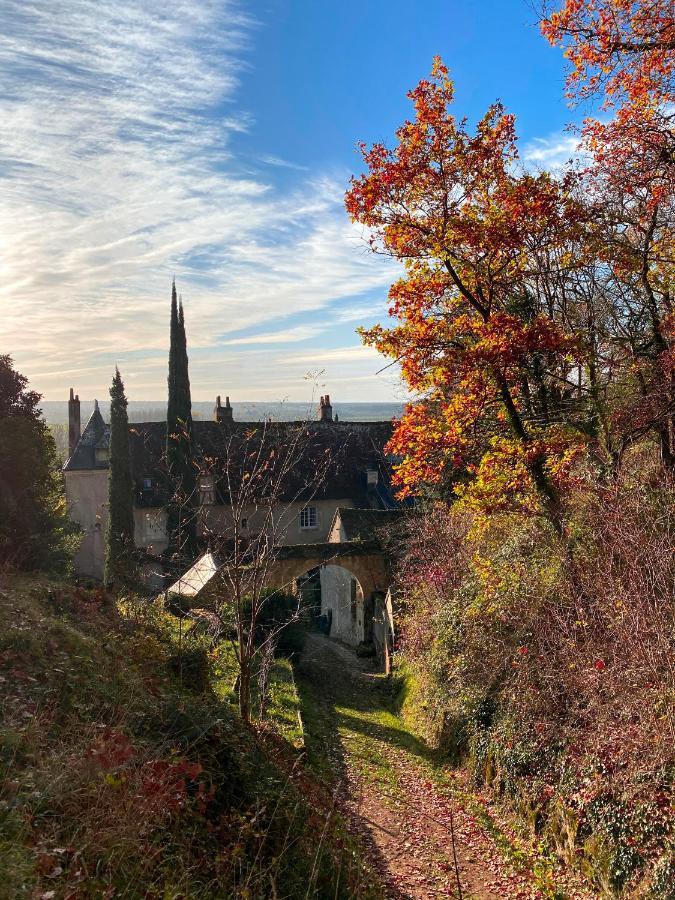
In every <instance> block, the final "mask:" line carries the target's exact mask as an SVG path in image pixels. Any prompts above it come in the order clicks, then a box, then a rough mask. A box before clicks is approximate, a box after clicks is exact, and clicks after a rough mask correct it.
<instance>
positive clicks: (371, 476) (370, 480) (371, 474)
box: [366, 469, 379, 487]
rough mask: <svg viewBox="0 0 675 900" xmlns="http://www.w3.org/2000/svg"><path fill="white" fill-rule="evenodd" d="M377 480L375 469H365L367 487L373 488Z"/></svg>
mask: <svg viewBox="0 0 675 900" xmlns="http://www.w3.org/2000/svg"><path fill="white" fill-rule="evenodd" d="M378 480H379V476H378V472H377V469H366V484H367V485H368V487H375V485H376V484H377V482H378Z"/></svg>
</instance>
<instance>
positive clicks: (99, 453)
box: [94, 447, 108, 466]
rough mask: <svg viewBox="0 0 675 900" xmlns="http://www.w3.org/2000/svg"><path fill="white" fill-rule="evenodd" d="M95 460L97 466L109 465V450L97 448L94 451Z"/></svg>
mask: <svg viewBox="0 0 675 900" xmlns="http://www.w3.org/2000/svg"><path fill="white" fill-rule="evenodd" d="M94 459H95V460H96V465H97V466H105V465H107V464H108V448H107V447H96V449H95V450H94Z"/></svg>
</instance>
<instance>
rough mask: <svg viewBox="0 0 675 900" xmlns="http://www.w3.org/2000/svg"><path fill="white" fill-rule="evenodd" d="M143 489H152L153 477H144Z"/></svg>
mask: <svg viewBox="0 0 675 900" xmlns="http://www.w3.org/2000/svg"><path fill="white" fill-rule="evenodd" d="M143 490H144V491H150V490H152V478H144V479H143Z"/></svg>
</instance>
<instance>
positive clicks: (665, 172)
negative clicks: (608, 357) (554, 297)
mask: <svg viewBox="0 0 675 900" xmlns="http://www.w3.org/2000/svg"><path fill="white" fill-rule="evenodd" d="M541 27H542V31H543V33H544V35H545V36H546V37H547V38H548V40H549V41H550V42H551V43H552V44H558V45H561V46H562V47H563V48H564V52H565V56H566V57H567V58H568V59H569V61H570V63H571V69H570V72H569V74H568V83H567V86H568V95H569V96H570V98H571V99H573V100H575V99H579V98H585V97H589V96H595V95H597V96H598V97H599V98H600V99H601V100H602V101H603V106H604V107H605V109H607V110H611V111H612V112H613V117H612V118H611V119H609V120H607V119H602V120H599V119H596V118H589V119H587V120H586V121H585V123H584V125H583V128H582V131H581V135H582V142H583V145H584V147H585V149H586V151H587V152H588V154H589V156H590V158H591V160H592V162H591V164H590V166H589V168H588V171H587V172H586V179H585V183H586V193H587V196H588V197H589V198H590V199H591V203H592V219H593V221H594V222H595V236H594V238H595V252H596V253H597V256H598V259H599V260H601V261H602V264H604V265H605V266H606V267H607V268H608V271H609V279H608V281H609V282H611V288H610V291H611V293H612V294H613V301H612V309H613V319H614V324H615V328H614V332H613V334H612V336H611V344H612V348H613V351H612V352H613V354H614V357H615V358H614V360H613V363H614V362H615V361H616V350H617V349H619V352H620V353H621V355H622V356H623V363H624V364H623V365H622V366H621V380H622V381H623V383H624V384H625V383H627V382H629V381H630V382H632V390H631V391H630V392H629V393H630V396H629V397H628V398H624V402H623V403H621V404H620V405H619V408H618V409H617V420H620V419H622V418H623V419H624V420H625V421H626V422H628V421H630V424H631V426H632V427H627V428H623V425H622V428H623V430H624V434H625V440H632V439H633V437H634V436H636V435H639V434H643V433H645V432H647V431H649V430H652V431H654V432H655V433H656V435H657V437H658V441H659V445H660V448H661V457H662V460H663V462H664V463H665V465H666V466H667V467H668V468H670V469H672V468H673V467H674V466H675V423H674V421H673V416H674V414H675V370H674V368H673V346H672V336H673V335H672V332H673V309H672V283H673V262H674V247H673V235H672V222H673V215H674V213H675V132H674V130H673V107H672V104H673V101H674V100H675V81H674V73H675V16H674V14H673V5H672V3H671V2H670V0H653V2H644V0H642V2H635V0H630V2H629V0H584V2H577V0H567V2H565V3H563V5H562V7H561V8H560V9H557V10H556V9H554V8H552V7H550V8H545V9H544V11H543V17H542V23H541Z"/></svg>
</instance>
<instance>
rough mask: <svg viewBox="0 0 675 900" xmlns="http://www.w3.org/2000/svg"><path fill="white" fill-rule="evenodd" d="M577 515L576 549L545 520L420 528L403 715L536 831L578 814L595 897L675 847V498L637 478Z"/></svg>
mask: <svg viewBox="0 0 675 900" xmlns="http://www.w3.org/2000/svg"><path fill="white" fill-rule="evenodd" d="M571 503H572V504H573V506H572V509H573V516H572V522H573V526H572V532H573V533H572V541H571V545H570V547H568V548H564V547H563V545H562V544H561V542H560V541H559V540H558V539H557V538H556V537H555V536H554V535H553V534H552V533H551V532H549V531H547V530H546V529H544V528H542V527H541V525H540V524H539V523H538V522H537V521H536V520H534V519H532V520H527V519H523V518H518V517H516V516H506V515H501V516H493V517H492V519H491V520H490V521H489V523H488V524H487V525H486V524H485V522H484V521H483V522H481V523H477V522H476V520H474V519H473V517H472V516H471V514H470V513H469V512H467V511H466V510H461V509H460V508H459V507H456V508H454V509H450V510H449V509H448V508H447V507H444V506H438V507H432V508H429V509H427V510H426V511H424V512H423V513H421V514H420V515H419V516H418V518H417V521H416V522H415V523H414V524H413V527H412V528H411V534H410V536H409V538H408V541H407V545H406V548H405V553H404V556H403V559H402V562H401V565H400V570H399V579H400V582H401V586H402V588H403V605H404V626H403V634H402V638H401V645H402V646H401V653H402V656H403V658H404V659H405V662H406V668H407V670H408V671H409V673H410V676H409V681H410V685H411V687H410V691H409V696H408V697H407V699H406V702H405V705H404V710H405V711H406V714H408V715H411V716H412V717H414V718H415V719H416V721H417V723H420V722H422V723H423V725H424V727H425V729H426V732H427V734H428V735H429V736H431V737H432V738H433V739H434V740H435V742H436V743H437V744H438V745H439V746H441V747H442V748H443V749H444V750H445V751H446V752H448V754H449V755H450V756H452V757H453V758H455V759H456V758H458V757H464V758H466V759H467V760H468V762H469V763H470V765H471V768H472V770H473V773H474V777H475V778H476V779H477V780H478V781H479V782H487V783H489V784H491V785H492V786H493V787H494V788H495V790H497V791H498V792H499V793H503V794H504V795H505V796H507V797H511V798H513V799H514V801H516V802H517V804H518V806H519V807H521V808H523V804H524V805H525V806H526V807H528V808H530V809H531V810H532V821H533V823H535V824H536V827H537V829H541V828H542V827H543V825H544V823H545V821H546V816H547V810H549V809H553V807H554V806H558V805H560V804H562V806H564V807H566V808H567V809H569V810H570V811H571V812H572V813H573V814H574V816H575V817H576V819H577V820H578V821H579V822H580V823H581V824H580V826H579V831H578V837H577V841H578V849H581V850H582V851H583V852H584V853H585V854H586V855H587V856H588V857H589V859H588V861H587V864H588V866H589V867H590V869H591V870H593V869H594V866H595V870H594V871H595V874H596V876H597V878H598V883H603V884H605V883H606V884H610V885H612V886H613V887H612V889H613V890H616V891H618V890H620V889H625V890H628V889H629V888H630V887H631V886H632V885H634V884H636V883H637V882H638V881H639V880H640V878H642V877H643V875H644V872H645V870H646V869H648V868H649V865H650V864H651V861H654V860H656V859H659V858H661V857H662V855H663V854H664V853H665V852H666V848H667V847H668V846H669V842H670V841H672V822H670V823H668V822H667V821H666V820H667V817H666V816H665V812H664V809H665V806H667V804H668V803H669V802H670V798H671V796H672V787H673V772H674V771H675V758H674V754H673V744H672V734H673V731H674V729H675V710H674V698H675V683H674V681H673V670H672V658H673V655H674V654H675V556H674V554H673V553H672V547H673V546H675V517H674V516H673V514H672V510H673V509H675V488H674V486H673V485H672V484H670V483H669V482H668V481H665V483H664V482H663V481H661V482H660V483H652V482H651V481H650V480H649V478H648V477H645V476H644V473H642V477H640V478H636V477H634V475H632V476H630V477H629V476H626V477H625V478H624V479H623V480H622V481H620V482H618V483H617V484H615V485H613V486H612V487H611V488H602V489H599V490H598V492H597V494H595V495H592V494H590V492H584V493H582V492H581V491H579V492H578V493H577V494H576V495H574V496H573V497H572V498H571ZM478 525H480V527H478ZM647 747H648V748H649V752H648V753H646V752H645V748H647ZM600 798H602V803H601V805H598V804H600ZM664 804H665V806H664ZM601 808H602V809H603V810H615V811H619V812H617V814H616V816H614V818H612V816H610V815H609V812H607V814H606V815H605V814H603V815H600V813H599V812H598V811H599V810H600V809H601ZM637 810H639V821H638V819H637V818H636V815H637V813H636V811H637ZM608 816H609V818H608ZM610 819H611V821H612V822H614V823H615V825H616V827H614V826H612V827H610ZM621 823H623V826H622V827H623V828H624V830H622V831H619V830H617V828H618V827H619V824H621ZM626 829H627V830H626ZM591 836H594V837H597V839H598V841H599V842H600V843H597V845H596V846H597V848H599V847H600V845H602V846H603V847H604V848H605V849H604V850H603V851H602V853H600V850H599V849H598V857H597V859H596V860H595V862H594V861H593V858H592V857H593V854H594V852H595V851H594V849H593V842H592V841H590V842H589V838H590V837H591ZM601 857H602V859H601Z"/></svg>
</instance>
